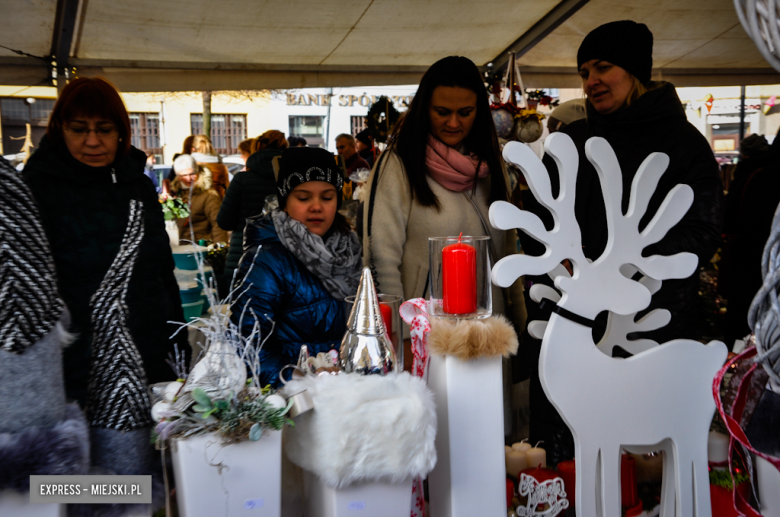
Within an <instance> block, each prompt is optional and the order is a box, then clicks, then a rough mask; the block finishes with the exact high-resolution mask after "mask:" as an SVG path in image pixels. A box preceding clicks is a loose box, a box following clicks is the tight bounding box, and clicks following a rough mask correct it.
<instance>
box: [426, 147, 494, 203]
mask: <svg viewBox="0 0 780 517" xmlns="http://www.w3.org/2000/svg"><path fill="white" fill-rule="evenodd" d="M478 163H479V158H477V156H476V155H475V154H473V153H471V154H469V155H468V156H466V155H463V154H460V153H459V152H458V151H457V150H456V149H453V148H452V147H447V146H446V145H445V144H443V143H442V142H440V141H439V140H437V139H436V138H434V137H433V136H432V135H428V149H427V150H426V152H425V164H426V165H427V166H428V173H429V174H430V175H431V176H432V177H433V179H435V180H436V182H437V183H438V184H439V185H441V186H442V187H444V188H446V189H447V190H452V191H454V192H463V191H466V190H469V189H471V188H472V187H473V186H474V174H475V173H476V172H477V164H478ZM489 173H490V171H489V170H488V166H487V163H485V162H482V163H481V164H480V166H479V177H480V178H486V177H487V175H488V174H489Z"/></svg>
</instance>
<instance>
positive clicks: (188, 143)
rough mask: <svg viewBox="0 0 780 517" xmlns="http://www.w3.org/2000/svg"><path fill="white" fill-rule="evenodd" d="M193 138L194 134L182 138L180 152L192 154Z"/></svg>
mask: <svg viewBox="0 0 780 517" xmlns="http://www.w3.org/2000/svg"><path fill="white" fill-rule="evenodd" d="M193 140H195V135H190V136H188V137H187V138H185V139H184V143H183V144H182V146H181V154H192V141H193Z"/></svg>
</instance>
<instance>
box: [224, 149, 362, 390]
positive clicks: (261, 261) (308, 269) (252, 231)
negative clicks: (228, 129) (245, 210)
mask: <svg viewBox="0 0 780 517" xmlns="http://www.w3.org/2000/svg"><path fill="white" fill-rule="evenodd" d="M342 187H343V179H342V176H341V172H340V169H339V167H338V164H337V162H336V158H335V157H334V156H333V154H331V153H329V152H328V151H326V150H324V149H320V148H318V147H293V148H289V149H286V150H285V151H284V152H283V153H282V156H281V163H280V169H279V177H278V180H277V183H276V188H277V192H278V198H279V208H278V209H276V210H274V211H272V212H270V213H268V214H266V215H265V216H258V217H256V218H250V219H248V220H247V225H246V228H245V229H244V250H245V251H244V256H243V257H242V259H241V263H240V265H239V272H238V276H237V278H238V279H243V287H240V288H239V291H240V292H241V295H240V296H239V298H238V300H237V301H236V302H235V303H234V304H233V307H232V315H233V316H232V317H233V322H234V323H236V324H237V325H240V326H241V331H242V333H243V334H244V335H245V336H248V335H250V334H251V333H252V330H253V328H254V325H255V322H256V321H257V322H258V323H259V325H260V329H261V331H262V338H263V339H264V338H266V337H268V341H267V342H266V343H265V345H264V346H263V349H262V351H261V352H260V362H261V366H262V372H261V377H262V378H261V380H260V384H261V385H262V386H265V385H266V384H271V385H272V386H279V384H280V383H281V381H280V379H279V372H280V371H281V369H282V368H283V367H284V366H285V365H288V364H295V363H296V362H297V360H298V354H299V352H300V349H301V345H306V346H307V347H308V349H309V353H310V354H312V355H316V354H318V353H320V352H328V351H329V350H335V351H338V349H339V345H340V343H341V339H342V338H343V337H344V332H345V331H346V314H345V306H344V298H345V297H346V296H353V295H354V294H355V293H356V292H357V287H358V281H359V279H360V274H361V271H362V268H363V264H362V254H361V249H360V243H359V242H358V238H357V235H356V234H355V233H354V232H353V231H352V230H351V228H350V227H349V224H348V223H347V221H346V219H344V216H342V215H341V214H339V213H338V208H339V206H340V205H341V199H342ZM289 376H290V372H289V370H288V373H287V378H289Z"/></svg>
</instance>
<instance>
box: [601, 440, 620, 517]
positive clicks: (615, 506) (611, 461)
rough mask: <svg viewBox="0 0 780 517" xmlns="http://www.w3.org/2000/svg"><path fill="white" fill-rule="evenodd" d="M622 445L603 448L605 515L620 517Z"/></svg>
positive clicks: (602, 501) (602, 504)
mask: <svg viewBox="0 0 780 517" xmlns="http://www.w3.org/2000/svg"><path fill="white" fill-rule="evenodd" d="M620 450H621V449H620V446H615V445H614V444H613V445H612V446H611V447H605V448H603V449H601V494H600V495H601V507H602V509H603V510H602V511H603V514H602V515H603V517H620V515H621V510H622V508H621V506H620Z"/></svg>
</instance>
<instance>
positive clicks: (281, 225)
mask: <svg viewBox="0 0 780 517" xmlns="http://www.w3.org/2000/svg"><path fill="white" fill-rule="evenodd" d="M271 217H272V219H273V221H274V228H276V233H277V234H278V235H279V240H280V241H281V242H282V245H284V247H285V248H287V250H288V251H289V252H290V253H292V254H293V256H294V257H295V258H297V259H298V260H300V261H301V262H303V265H304V266H306V269H308V270H309V271H310V272H311V273H312V274H314V276H316V277H317V278H319V279H320V282H322V285H324V286H325V289H327V290H328V292H329V293H330V295H331V296H333V298H335V299H336V300H338V301H344V298H345V297H346V296H354V295H355V293H356V292H357V288H358V283H359V282H360V274H361V272H362V270H363V260H362V257H361V251H362V248H361V246H360V242H359V241H358V238H357V235H356V234H355V232H349V233H348V234H343V233H341V232H333V233H332V234H331V236H330V237H328V240H327V241H323V240H322V237H320V236H319V235H314V234H313V233H311V232H310V231H309V230H308V229H307V228H306V226H305V225H304V224H303V223H301V222H299V221H296V220H295V219H293V218H291V217H290V216H288V215H287V213H286V212H284V211H282V210H279V209H277V210H274V211H273V212H271Z"/></svg>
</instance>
